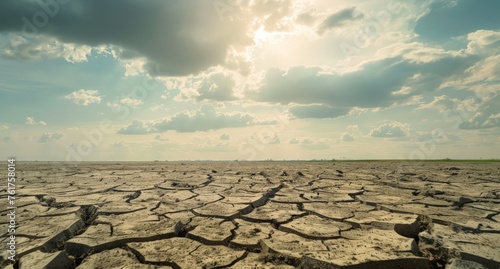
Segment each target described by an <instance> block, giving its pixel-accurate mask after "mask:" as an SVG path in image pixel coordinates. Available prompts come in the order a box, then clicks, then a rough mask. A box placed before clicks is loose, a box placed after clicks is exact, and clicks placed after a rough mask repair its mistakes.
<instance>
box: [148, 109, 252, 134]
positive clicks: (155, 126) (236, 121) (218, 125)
mask: <svg viewBox="0 0 500 269" xmlns="http://www.w3.org/2000/svg"><path fill="white" fill-rule="evenodd" d="M253 121H254V117H252V116H250V115H248V114H243V113H218V112H216V111H215V108H214V107H213V106H212V105H204V106H203V107H202V108H201V109H200V110H197V111H194V112H181V113H178V114H176V115H174V116H172V117H170V118H167V119H163V120H159V121H156V122H154V123H152V126H151V128H152V130H153V131H156V132H164V131H168V130H174V131H177V132H180V133H185V132H196V131H209V130H217V129H222V128H239V127H245V126H249V125H251V124H252V123H253Z"/></svg>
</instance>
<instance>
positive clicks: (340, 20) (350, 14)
mask: <svg viewBox="0 0 500 269" xmlns="http://www.w3.org/2000/svg"><path fill="white" fill-rule="evenodd" d="M361 18H363V15H362V14H360V13H358V12H357V11H356V7H349V8H345V9H342V10H340V11H337V12H335V13H332V14H331V15H330V16H328V17H327V18H326V19H325V20H324V21H323V22H322V23H321V24H320V25H319V26H318V34H320V35H322V34H324V33H325V32H327V31H329V30H330V29H333V28H336V27H340V26H342V25H344V24H346V23H347V22H349V21H355V20H358V19H361Z"/></svg>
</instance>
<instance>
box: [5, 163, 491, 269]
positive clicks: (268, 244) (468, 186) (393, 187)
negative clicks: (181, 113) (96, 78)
mask: <svg viewBox="0 0 500 269" xmlns="http://www.w3.org/2000/svg"><path fill="white" fill-rule="evenodd" d="M16 173H17V179H16V206H17V209H16V222H17V223H16V224H17V227H16V240H17V242H16V259H17V261H16V263H15V264H12V263H11V262H10V261H9V260H8V252H7V250H6V246H7V245H8V241H9V239H8V237H7V236H6V235H7V233H6V231H7V229H8V226H9V220H8V216H7V214H9V211H8V210H7V205H6V203H4V202H2V205H4V206H2V209H1V210H2V211H1V215H2V218H1V231H2V233H3V236H2V238H1V240H2V241H1V245H2V248H1V249H2V252H1V261H0V265H1V267H2V268H21V269H31V268H63V269H64V268H82V269H91V268H283V269H284V268H356V269H358V268H360V269H361V268H363V269H364V268H407V269H413V268H449V269H451V268H454V269H457V268H489V269H497V268H500V223H499V222H500V215H499V214H500V163H499V162H389V161H387V162H122V163H120V162H118V163H117V162H100V163H97V162H95V163H87V162H85V163H80V164H72V163H57V162H19V163H18V164H17V166H16ZM5 185H6V184H5ZM1 199H2V201H6V200H7V192H6V186H3V187H2V192H1Z"/></svg>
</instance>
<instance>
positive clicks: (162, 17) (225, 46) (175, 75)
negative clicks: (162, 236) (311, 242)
mask: <svg viewBox="0 0 500 269" xmlns="http://www.w3.org/2000/svg"><path fill="white" fill-rule="evenodd" d="M498 10H500V1H497V0H409V1H393V0H371V1H361V0H294V1H292V0H203V1H202V0H196V1H195V0H182V1H181V0H172V1H163V0H140V1H139V0H107V1H102V0H86V1H84V0H43V1H42V0H3V1H0V155H1V156H0V157H2V158H4V159H7V158H8V157H16V158H17V159H18V160H39V161H75V162H80V161H152V160H171V161H173V160H299V159H300V160H309V159H316V160H319V159H326V160H331V159H338V160H340V159H442V158H453V159H479V158H483V159H489V158H500V19H498V16H497V15H498V14H497V13H498Z"/></svg>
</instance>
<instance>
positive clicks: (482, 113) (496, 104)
mask: <svg viewBox="0 0 500 269" xmlns="http://www.w3.org/2000/svg"><path fill="white" fill-rule="evenodd" d="M496 127H500V94H497V95H496V96H495V97H494V98H492V99H490V100H487V101H485V102H484V103H483V104H482V105H481V106H479V107H478V108H477V110H476V111H475V112H474V114H473V116H472V117H471V118H470V119H469V120H467V121H464V122H462V123H461V124H460V125H459V128H460V129H490V128H496Z"/></svg>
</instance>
